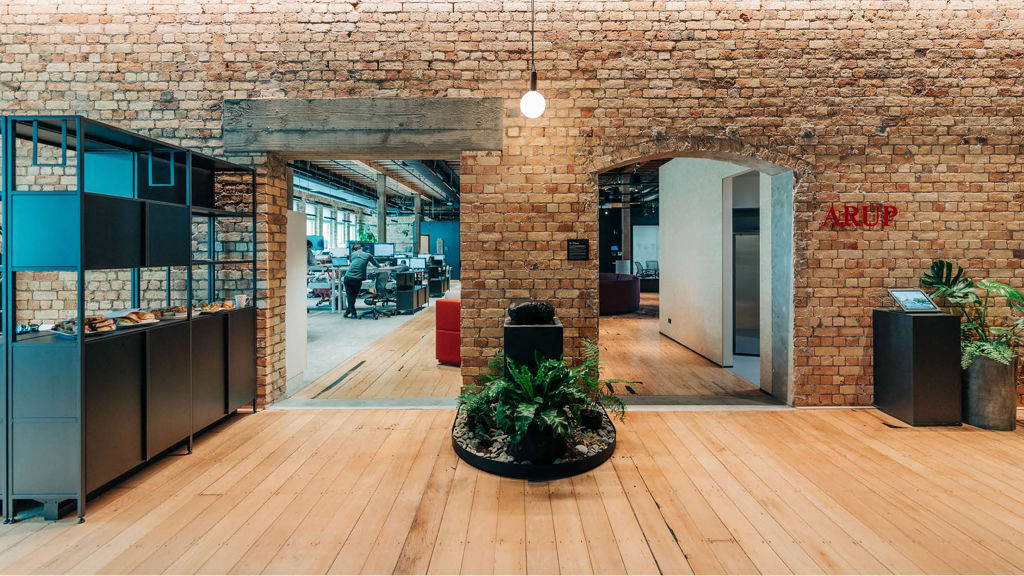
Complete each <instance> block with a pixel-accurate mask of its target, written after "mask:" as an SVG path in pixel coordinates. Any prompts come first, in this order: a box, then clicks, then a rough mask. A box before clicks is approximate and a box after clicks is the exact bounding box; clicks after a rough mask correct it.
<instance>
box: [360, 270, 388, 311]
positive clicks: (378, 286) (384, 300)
mask: <svg viewBox="0 0 1024 576" xmlns="http://www.w3.org/2000/svg"><path fill="white" fill-rule="evenodd" d="M390 279H391V273H390V272H380V271H378V272H375V273H374V277H373V294H370V295H369V296H367V297H366V299H365V300H363V302H364V303H366V305H367V306H369V307H370V309H369V310H367V311H366V312H363V313H362V314H360V315H359V317H360V318H366V317H367V316H372V317H373V319H374V320H378V319H380V317H381V316H384V317H388V316H394V315H395V312H396V310H395V309H394V308H391V309H386V308H382V306H387V305H388V304H389V303H393V302H394V301H395V298H394V297H393V296H394V294H391V293H389V292H388V280H390Z"/></svg>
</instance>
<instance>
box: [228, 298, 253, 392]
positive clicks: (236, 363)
mask: <svg viewBox="0 0 1024 576" xmlns="http://www.w3.org/2000/svg"><path fill="white" fill-rule="evenodd" d="M227 323H228V331H227V333H228V342H227V347H228V412H234V411H235V410H238V409H239V408H240V407H242V406H245V405H246V404H248V403H250V402H252V401H253V400H254V399H255V398H256V309H255V308H246V309H244V310H234V311H231V312H228V313H227Z"/></svg>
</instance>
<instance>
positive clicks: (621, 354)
mask: <svg viewBox="0 0 1024 576" xmlns="http://www.w3.org/2000/svg"><path fill="white" fill-rule="evenodd" d="M657 308H658V294H656V293H647V292H645V293H642V294H641V295H640V310H639V312H638V313H633V314H620V315H616V316H602V317H601V321H600V334H601V336H600V346H601V362H602V364H603V367H604V371H603V372H602V374H601V376H602V377H604V378H616V379H621V380H626V381H627V383H626V384H616V385H614V388H615V392H616V393H617V394H623V395H628V394H636V395H639V396H650V395H655V396H662V395H663V396H723V395H724V396H761V395H762V392H760V391H759V390H758V388H757V387H756V386H754V385H753V384H751V383H750V382H747V381H746V380H744V379H743V378H740V377H739V376H737V375H736V374H734V373H733V372H730V371H729V370H726V369H724V368H721V367H719V366H718V365H716V364H714V363H713V362H711V361H709V360H706V359H704V358H703V357H701V356H700V355H699V354H697V353H695V352H692V351H691V350H690V349H688V348H686V347H685V346H682V345H681V344H679V343H677V342H675V341H673V340H672V339H671V338H669V337H667V336H664V335H662V334H661V333H660V332H659V331H658V313H657ZM627 386H628V387H629V388H628V389H627Z"/></svg>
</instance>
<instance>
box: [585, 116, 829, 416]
mask: <svg viewBox="0 0 1024 576" xmlns="http://www.w3.org/2000/svg"><path fill="white" fill-rule="evenodd" d="M663 158H701V159H707V160H718V161H722V162H729V163H732V164H737V165H740V166H744V167H746V168H750V169H754V170H758V171H759V172H763V173H766V174H769V175H777V174H781V173H784V172H790V171H791V172H793V176H794V182H793V191H792V193H793V198H792V215H793V223H794V226H793V230H792V233H791V235H790V248H789V250H790V260H789V270H788V271H787V274H788V275H789V277H790V279H791V280H792V282H793V283H792V288H791V293H790V294H789V296H788V298H787V300H788V304H789V310H788V318H787V319H785V320H784V321H783V322H781V324H783V325H785V326H786V330H787V331H788V334H789V335H788V336H787V337H786V338H785V340H786V344H787V347H786V350H785V352H786V353H787V355H788V359H786V360H784V361H782V362H781V364H780V368H779V371H776V372H775V373H776V374H777V376H776V377H777V378H778V381H777V382H775V384H776V385H775V386H774V387H773V393H772V395H773V396H775V397H776V398H777V399H778V400H780V401H783V402H785V403H786V404H790V405H792V404H794V394H795V393H797V392H798V391H799V390H800V389H801V387H802V383H803V382H804V380H805V378H806V376H805V374H804V371H803V370H801V367H802V366H806V358H807V356H808V354H807V340H808V338H807V336H806V334H803V333H801V331H799V330H798V329H797V327H798V326H801V325H803V323H802V322H801V319H802V318H803V317H804V315H805V312H804V311H803V310H802V309H801V307H800V306H799V304H798V301H799V298H797V289H798V287H799V286H801V282H800V278H801V273H802V272H803V271H804V270H806V267H807V258H806V256H804V255H802V254H801V253H800V251H799V249H798V248H797V246H799V245H801V242H800V239H799V236H798V235H799V230H800V227H799V226H797V225H796V224H797V222H798V221H803V220H806V219H807V218H808V213H809V210H810V207H809V206H808V202H807V199H809V198H813V197H814V196H815V195H816V190H817V184H816V182H815V179H814V174H813V171H812V168H811V164H810V163H809V162H807V161H805V160H803V159H801V158H797V157H793V156H790V155H788V154H785V153H783V152H780V151H778V150H776V149H774V148H770V147H760V146H756V145H752V144H748V143H744V142H741V141H739V140H733V139H726V138H714V137H705V136H692V135H679V136H667V135H660V136H656V137H654V138H650V139H646V140H641V141H637V142H634V143H631V144H626V145H622V146H619V147H613V148H610V149H607V150H603V151H601V153H596V154H593V155H591V156H590V157H589V158H588V159H587V161H586V162H585V168H586V173H587V174H588V183H587V186H588V188H587V200H588V203H590V204H592V205H593V208H592V209H593V210H595V211H596V210H597V209H598V208H597V206H598V203H599V200H598V175H599V174H601V173H603V172H607V171H608V170H613V169H616V168H621V167H623V166H628V165H630V164H634V163H637V162H646V161H650V160H658V159H663ZM798 199H803V202H798ZM592 304H593V306H594V307H597V306H598V305H599V300H595V301H594V302H593V303H592ZM594 313H595V316H597V318H598V323H599V324H600V315H599V314H597V312H596V311H594ZM783 313H785V312H783ZM773 314H774V312H773ZM599 334H600V331H599V330H598V334H597V335H595V336H596V337H599Z"/></svg>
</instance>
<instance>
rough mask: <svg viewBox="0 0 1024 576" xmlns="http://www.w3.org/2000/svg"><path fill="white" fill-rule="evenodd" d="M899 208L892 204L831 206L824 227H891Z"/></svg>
mask: <svg viewBox="0 0 1024 576" xmlns="http://www.w3.org/2000/svg"><path fill="white" fill-rule="evenodd" d="M897 214H899V210H897V209H896V207H895V206H893V205H891V204H843V205H841V206H839V211H838V212H837V211H836V206H829V207H828V212H826V213H825V221H824V222H822V223H821V226H822V228H873V227H875V226H881V227H882V228H887V227H889V225H890V224H892V221H893V219H894V218H896V215H897Z"/></svg>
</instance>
